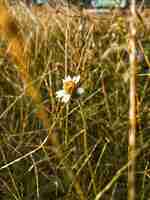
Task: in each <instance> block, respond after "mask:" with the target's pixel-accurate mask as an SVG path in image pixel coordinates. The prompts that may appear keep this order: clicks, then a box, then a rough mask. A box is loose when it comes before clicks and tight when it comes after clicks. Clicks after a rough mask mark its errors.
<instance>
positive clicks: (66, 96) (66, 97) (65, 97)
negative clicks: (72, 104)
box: [62, 94, 71, 103]
mask: <svg viewBox="0 0 150 200" xmlns="http://www.w3.org/2000/svg"><path fill="white" fill-rule="evenodd" d="M70 98H71V95H70V94H65V95H64V96H63V97H62V102H64V103H68V101H69V100H70Z"/></svg>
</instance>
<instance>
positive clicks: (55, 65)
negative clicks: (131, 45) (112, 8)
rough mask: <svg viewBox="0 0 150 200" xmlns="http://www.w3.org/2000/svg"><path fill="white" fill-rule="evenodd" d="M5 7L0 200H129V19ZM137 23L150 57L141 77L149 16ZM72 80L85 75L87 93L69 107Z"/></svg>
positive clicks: (141, 192)
mask: <svg viewBox="0 0 150 200" xmlns="http://www.w3.org/2000/svg"><path fill="white" fill-rule="evenodd" d="M6 8H8V7H5V8H4V7H0V13H2V12H4V13H3V15H0V33H1V36H2V39H1V44H3V46H2V48H1V49H2V52H1V57H0V71H1V74H0V84H1V88H0V104H1V107H0V136H1V140H0V141H1V148H0V152H1V154H0V157H1V163H0V164H1V167H0V182H1V186H0V199H2V200H6V199H17V200H30V199H32V200H33V199H40V200H46V199H48V200H49V199H52V200H53V199H57V200H59V199H60V200H75V199H85V200H87V199H89V200H92V199H95V200H98V199H100V198H101V199H104V200H107V199H112V200H114V199H117V200H123V199H126V196H127V186H126V183H127V166H128V164H127V163H128V157H127V152H128V139H127V138H128V107H129V100H128V93H129V69H128V68H129V59H128V49H127V46H128V19H127V18H126V17H125V15H120V14H118V12H112V14H111V17H110V15H108V16H95V15H94V16H91V15H89V14H87V13H85V12H82V11H81V12H80V11H79V10H78V9H77V8H72V9H70V10H68V9H67V8H63V7H61V8H59V9H57V10H55V9H54V8H51V7H42V8H40V10H38V9H35V8H34V9H33V10H32V11H30V10H28V9H27V8H26V6H25V5H23V4H22V3H19V4H17V5H14V6H13V7H9V9H10V10H8V9H6ZM41 10H42V11H41ZM49 11H50V12H49ZM8 12H9V13H8ZM43 13H44V14H43ZM141 19H142V20H141ZM27 22H28V23H27ZM142 22H144V23H142ZM137 23H138V39H137V48H138V49H140V50H141V51H143V52H144V56H145V58H144V59H143V60H142V61H141V60H140V61H138V62H139V63H138V74H139V75H140V74H143V73H144V70H145V67H147V66H148V65H149V55H150V53H149V50H150V46H149V42H150V38H149V33H150V30H149V26H148V20H145V18H144V17H143V18H139V20H138V22H137ZM12 27H13V29H12ZM14 27H15V29H14ZM66 74H69V75H78V74H80V76H81V84H82V86H83V87H84V88H85V94H84V95H83V96H82V97H80V98H79V99H73V100H72V101H71V102H70V103H69V105H63V104H62V103H60V102H58V100H57V99H56V96H55V93H56V91H57V90H59V89H60V88H61V87H62V85H61V84H62V79H63V78H64V76H65V75H66ZM138 77H139V85H138V93H139V104H138V106H139V113H138V120H139V124H138V134H137V150H138V152H137V165H136V189H137V199H140V200H144V199H145V200H147V197H149V196H150V193H149V186H150V183H149V152H148V147H149V136H148V132H149V126H150V123H149V119H150V115H149V108H148V107H149V93H150V89H149V78H148V77H147V76H145V74H144V76H138Z"/></svg>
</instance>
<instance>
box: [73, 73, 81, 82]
mask: <svg viewBox="0 0 150 200" xmlns="http://www.w3.org/2000/svg"><path fill="white" fill-rule="evenodd" d="M72 80H73V81H74V82H75V83H76V84H77V83H78V82H79V81H80V75H78V76H74V77H73V79H72Z"/></svg>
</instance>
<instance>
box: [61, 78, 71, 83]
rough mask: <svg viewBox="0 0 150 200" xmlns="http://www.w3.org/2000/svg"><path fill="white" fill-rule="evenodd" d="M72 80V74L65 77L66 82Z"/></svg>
mask: <svg viewBox="0 0 150 200" xmlns="http://www.w3.org/2000/svg"><path fill="white" fill-rule="evenodd" d="M71 80H72V78H71V77H70V76H67V77H66V78H65V79H63V83H66V82H68V81H71Z"/></svg>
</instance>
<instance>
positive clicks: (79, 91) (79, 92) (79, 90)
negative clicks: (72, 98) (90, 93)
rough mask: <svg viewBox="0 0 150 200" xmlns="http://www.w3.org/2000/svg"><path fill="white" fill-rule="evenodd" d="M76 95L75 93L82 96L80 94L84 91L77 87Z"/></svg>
mask: <svg viewBox="0 0 150 200" xmlns="http://www.w3.org/2000/svg"><path fill="white" fill-rule="evenodd" d="M76 93H77V94H78V95H82V94H83V93H84V89H83V88H81V87H79V88H77V91H76Z"/></svg>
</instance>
